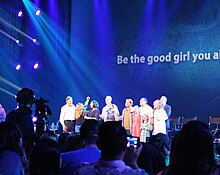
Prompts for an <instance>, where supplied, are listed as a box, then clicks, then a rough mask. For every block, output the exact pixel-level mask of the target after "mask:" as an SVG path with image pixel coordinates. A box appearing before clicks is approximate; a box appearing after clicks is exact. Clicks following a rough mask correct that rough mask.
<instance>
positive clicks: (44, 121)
mask: <svg viewBox="0 0 220 175" xmlns="http://www.w3.org/2000/svg"><path fill="white" fill-rule="evenodd" d="M34 103H35V105H36V108H35V117H37V121H36V122H35V125H36V131H35V132H36V133H37V134H38V135H41V134H42V133H43V132H44V131H47V130H49V126H48V125H49V117H48V115H52V111H51V109H50V108H49V106H48V105H47V103H49V101H48V100H44V99H43V98H42V97H41V98H40V99H35V101H34Z"/></svg>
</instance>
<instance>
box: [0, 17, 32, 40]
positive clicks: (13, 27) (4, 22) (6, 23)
mask: <svg viewBox="0 0 220 175" xmlns="http://www.w3.org/2000/svg"><path fill="white" fill-rule="evenodd" d="M0 22H2V23H3V24H5V25H7V26H9V27H11V28H12V29H14V30H15V31H17V32H18V33H20V34H22V35H23V36H25V37H27V38H28V39H30V40H32V41H33V39H34V38H32V37H31V36H29V35H28V34H26V33H24V32H22V31H21V30H19V29H18V28H16V27H15V26H13V25H11V24H9V23H8V22H7V21H5V20H3V19H2V18H0Z"/></svg>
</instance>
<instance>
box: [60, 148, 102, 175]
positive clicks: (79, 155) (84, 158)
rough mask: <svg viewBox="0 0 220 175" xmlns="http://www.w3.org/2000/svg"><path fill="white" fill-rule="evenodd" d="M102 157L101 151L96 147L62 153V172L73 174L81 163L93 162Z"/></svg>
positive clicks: (65, 174)
mask: <svg viewBox="0 0 220 175" xmlns="http://www.w3.org/2000/svg"><path fill="white" fill-rule="evenodd" d="M100 157H101V152H100V150H99V149H98V148H96V147H87V148H84V149H80V150H76V151H70V152H66V153H62V154H61V158H62V165H61V174H62V175H68V174H72V173H73V170H75V169H76V167H77V166H78V165H80V164H81V163H93V162H95V161H97V160H98V159H99V158H100Z"/></svg>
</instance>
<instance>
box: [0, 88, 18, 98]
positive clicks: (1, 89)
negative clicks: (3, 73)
mask: <svg viewBox="0 0 220 175" xmlns="http://www.w3.org/2000/svg"><path fill="white" fill-rule="evenodd" d="M0 91H2V92H5V93H6V94H8V95H11V96H13V97H15V94H13V93H11V92H9V91H7V90H5V89H3V88H1V87H0Z"/></svg>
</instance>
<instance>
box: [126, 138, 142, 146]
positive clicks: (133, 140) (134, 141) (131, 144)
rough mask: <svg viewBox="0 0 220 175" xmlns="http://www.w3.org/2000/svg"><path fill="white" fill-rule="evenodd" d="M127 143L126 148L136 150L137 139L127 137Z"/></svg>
mask: <svg viewBox="0 0 220 175" xmlns="http://www.w3.org/2000/svg"><path fill="white" fill-rule="evenodd" d="M127 140H128V143H127V147H128V148H132V147H133V148H137V147H138V146H139V144H140V139H139V138H138V137H127Z"/></svg>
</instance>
